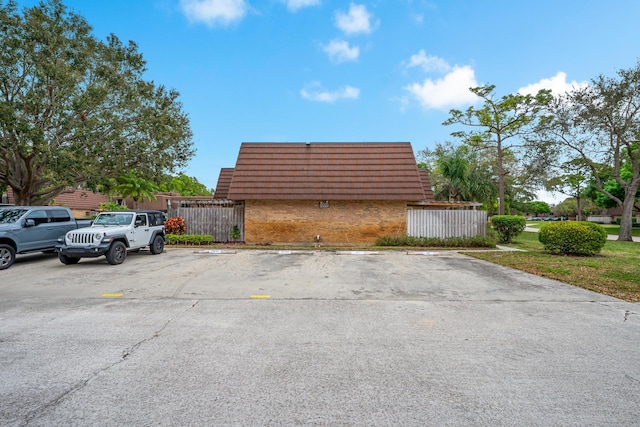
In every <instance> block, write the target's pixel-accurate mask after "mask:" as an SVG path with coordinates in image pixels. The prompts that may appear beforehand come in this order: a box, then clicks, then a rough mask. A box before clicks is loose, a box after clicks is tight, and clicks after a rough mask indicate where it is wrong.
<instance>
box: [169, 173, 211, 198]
mask: <svg viewBox="0 0 640 427" xmlns="http://www.w3.org/2000/svg"><path fill="white" fill-rule="evenodd" d="M159 188H160V191H165V192H170V193H179V194H180V195H182V196H211V194H213V190H209V189H208V188H207V187H206V185H204V184H202V183H201V182H200V181H198V179H197V178H195V177H191V176H187V175H185V174H184V173H179V174H178V175H176V176H169V175H167V176H165V177H164V178H163V180H162V182H161V183H160V185H159Z"/></svg>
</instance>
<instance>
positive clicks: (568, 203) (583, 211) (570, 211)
mask: <svg viewBox="0 0 640 427" xmlns="http://www.w3.org/2000/svg"><path fill="white" fill-rule="evenodd" d="M597 211H598V207H597V206H595V205H594V203H593V202H592V201H591V200H589V199H585V200H583V201H582V203H580V210H578V202H577V201H576V199H575V197H569V198H567V199H565V200H563V201H562V202H560V203H558V204H557V205H556V207H555V208H554V209H553V213H554V215H556V216H567V217H568V216H571V215H576V217H580V218H582V217H584V216H589V215H591V214H593V213H595V212H597Z"/></svg>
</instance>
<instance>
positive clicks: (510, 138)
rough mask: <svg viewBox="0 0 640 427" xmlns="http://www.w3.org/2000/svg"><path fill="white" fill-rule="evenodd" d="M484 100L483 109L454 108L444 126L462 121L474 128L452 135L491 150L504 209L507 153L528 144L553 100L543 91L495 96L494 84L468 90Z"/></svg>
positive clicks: (474, 146) (502, 211) (549, 93)
mask: <svg viewBox="0 0 640 427" xmlns="http://www.w3.org/2000/svg"><path fill="white" fill-rule="evenodd" d="M469 90H470V91H471V92H473V93H474V94H475V95H477V96H478V97H480V99H481V100H482V101H483V106H482V107H481V108H475V107H473V106H471V107H469V108H468V109H467V110H466V111H464V112H463V111H460V110H451V111H450V112H449V114H450V115H451V117H449V119H447V120H446V121H445V122H444V123H443V125H445V126H448V125H453V124H462V125H464V126H469V127H472V128H473V129H474V130H472V131H458V132H453V133H452V134H451V135H453V136H455V137H457V138H461V139H462V140H463V142H465V143H466V144H468V145H469V146H471V147H473V148H474V149H477V150H485V151H489V152H490V153H491V156H492V157H493V158H494V159H495V162H496V166H497V177H498V197H499V203H498V212H499V214H500V215H504V212H505V177H506V176H507V174H508V173H509V171H508V170H507V168H505V163H504V157H505V154H506V153H507V152H511V153H513V154H514V155H515V154H516V152H517V151H518V149H519V148H522V147H523V146H524V145H525V143H526V139H525V137H526V136H527V135H528V134H530V132H531V131H532V128H533V126H534V125H535V123H536V120H537V119H538V117H539V115H540V114H541V112H542V111H543V107H544V106H545V105H546V104H547V103H549V101H550V100H551V99H552V97H551V92H550V91H548V90H541V91H539V92H538V93H537V95H535V96H532V95H521V94H516V95H506V96H503V97H502V98H501V99H500V100H496V99H494V93H493V92H494V90H495V86H494V85H487V86H481V87H475V88H470V89H469Z"/></svg>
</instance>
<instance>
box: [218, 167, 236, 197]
mask: <svg viewBox="0 0 640 427" xmlns="http://www.w3.org/2000/svg"><path fill="white" fill-rule="evenodd" d="M231 178H233V168H222V169H220V175H219V176H218V183H217V184H216V192H215V193H214V194H213V198H214V199H227V198H228V195H229V187H230V186H231Z"/></svg>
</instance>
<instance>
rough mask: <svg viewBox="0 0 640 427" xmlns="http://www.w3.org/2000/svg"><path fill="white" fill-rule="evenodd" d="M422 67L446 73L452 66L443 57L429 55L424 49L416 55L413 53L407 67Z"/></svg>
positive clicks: (425, 69) (426, 69)
mask: <svg viewBox="0 0 640 427" xmlns="http://www.w3.org/2000/svg"><path fill="white" fill-rule="evenodd" d="M412 67H420V68H422V69H423V70H424V71H440V72H444V73H446V72H447V71H449V70H450V69H451V66H449V64H448V63H447V61H445V60H444V59H442V58H439V57H437V56H430V55H429V56H427V54H426V53H425V51H424V49H421V50H420V52H418V53H416V54H415V55H411V58H410V59H409V63H408V64H407V68H412Z"/></svg>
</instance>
